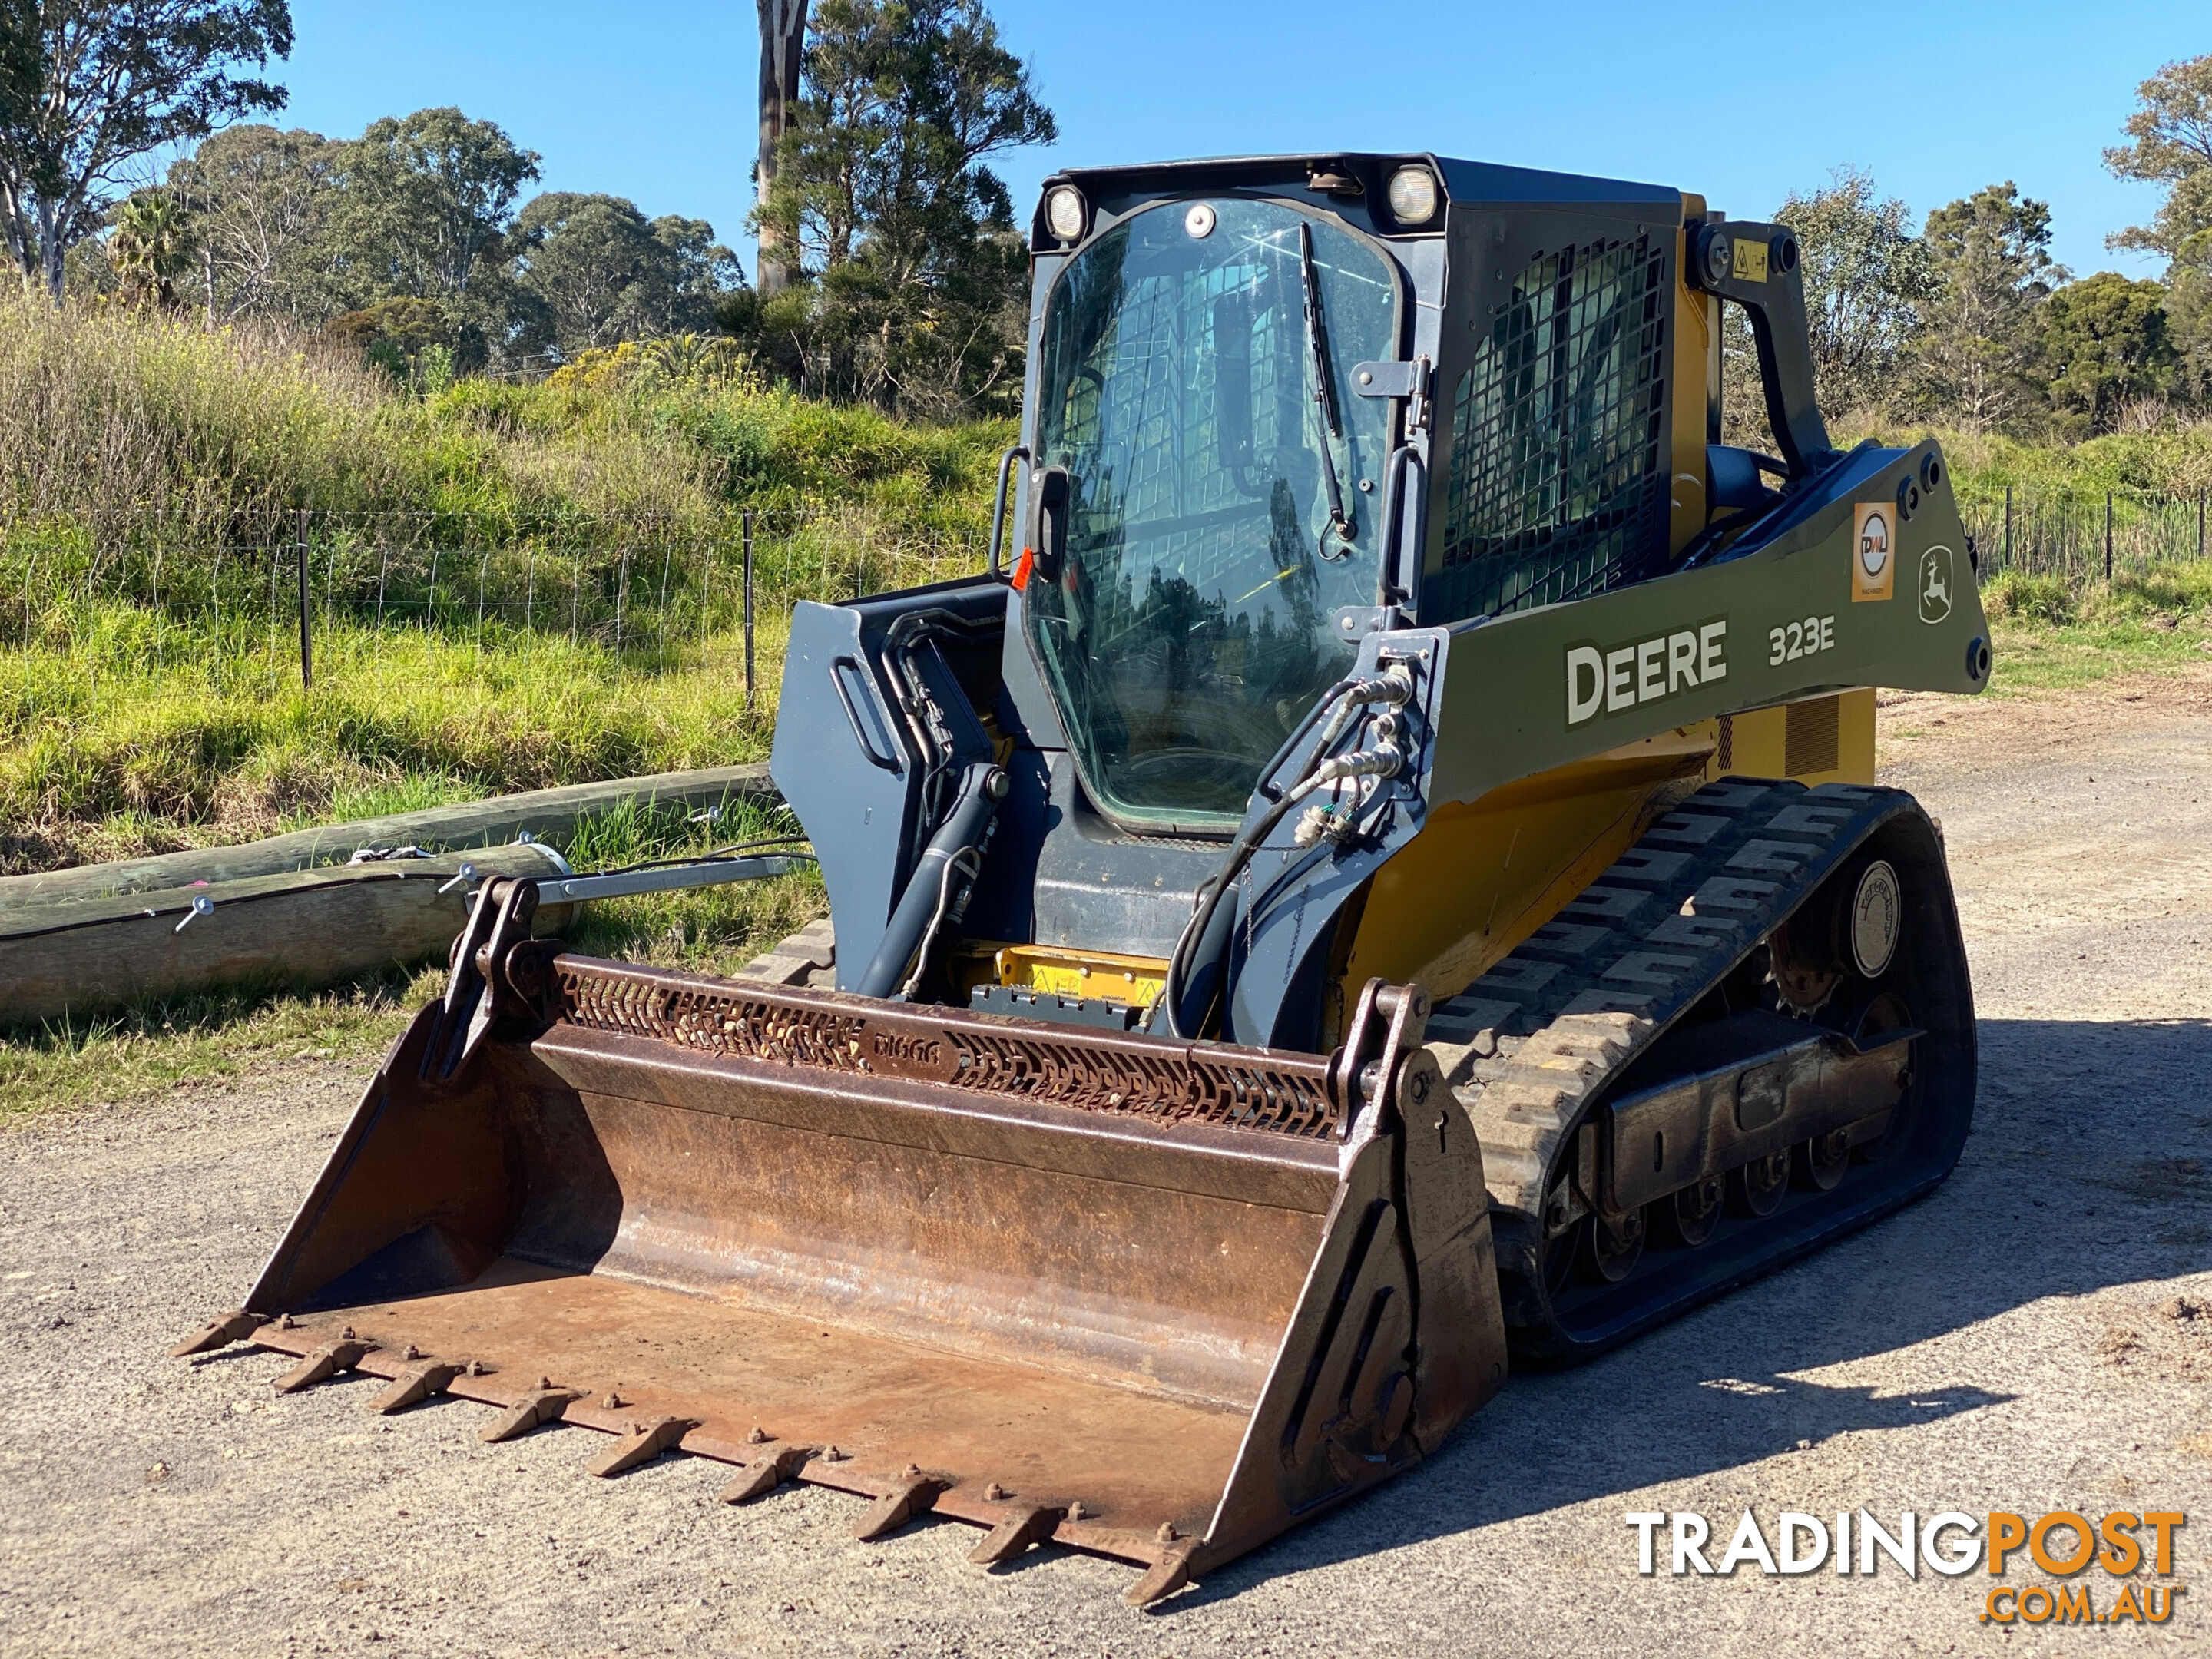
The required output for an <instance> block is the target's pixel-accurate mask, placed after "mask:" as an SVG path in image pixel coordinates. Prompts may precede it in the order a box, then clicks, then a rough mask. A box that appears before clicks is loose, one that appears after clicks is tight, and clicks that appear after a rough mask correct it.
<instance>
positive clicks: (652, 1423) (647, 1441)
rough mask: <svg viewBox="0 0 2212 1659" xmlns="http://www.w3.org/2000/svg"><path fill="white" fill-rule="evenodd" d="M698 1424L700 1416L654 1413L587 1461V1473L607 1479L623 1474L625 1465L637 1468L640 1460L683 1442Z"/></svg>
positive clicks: (645, 1459) (647, 1461) (642, 1461)
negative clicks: (675, 1415)
mask: <svg viewBox="0 0 2212 1659" xmlns="http://www.w3.org/2000/svg"><path fill="white" fill-rule="evenodd" d="M698 1426H699V1424H698V1420H697V1419H695V1418H690V1417H655V1418H652V1419H647V1421H645V1422H641V1423H635V1424H633V1425H631V1426H630V1431H629V1433H628V1434H626V1435H624V1436H623V1437H622V1438H621V1439H620V1440H618V1441H617V1442H616V1443H614V1444H613V1445H612V1446H610V1447H609V1448H608V1449H606V1450H605V1451H603V1452H601V1453H600V1454H599V1455H598V1456H597V1457H595V1458H593V1459H592V1461H591V1462H589V1463H588V1464H586V1466H585V1468H584V1473H585V1474H596V1475H598V1476H599V1477H600V1478H601V1479H605V1477H607V1476H608V1475H614V1474H621V1473H622V1472H623V1470H624V1469H634V1468H636V1467H637V1466H638V1465H639V1464H641V1463H650V1462H652V1461H653V1459H654V1458H656V1457H658V1456H659V1455H660V1454H661V1453H663V1452H665V1451H668V1450H671V1449H673V1448H674V1447H676V1446H677V1445H678V1444H680V1443H682V1441H683V1439H684V1436H685V1435H687V1434H689V1433H690V1432H691V1431H692V1430H694V1429H696V1428H697V1427H698Z"/></svg>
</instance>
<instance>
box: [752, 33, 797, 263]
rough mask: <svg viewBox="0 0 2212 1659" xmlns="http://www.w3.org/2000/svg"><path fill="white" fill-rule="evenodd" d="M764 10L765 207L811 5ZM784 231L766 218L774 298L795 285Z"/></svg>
mask: <svg viewBox="0 0 2212 1659" xmlns="http://www.w3.org/2000/svg"><path fill="white" fill-rule="evenodd" d="M759 6H760V37H761V56H760V157H759V160H758V161H757V162H756V163H755V166H754V173H753V177H754V182H755V184H756V185H757V187H758V189H759V192H760V203H761V205H762V206H763V208H765V207H766V205H767V204H768V199H769V195H770V194H771V193H772V191H774V189H775V169H776V161H777V157H778V155H779V154H780V152H781V146H782V143H783V130H784V127H785V125H786V121H787V115H788V112H789V111H790V108H791V106H792V105H793V103H795V102H797V101H798V98H799V66H800V63H801V60H802V59H803V58H804V57H805V49H806V0H759ZM779 231H780V228H779V227H778V226H777V225H776V224H775V223H774V222H771V221H769V220H768V219H765V218H763V220H762V221H761V222H760V258H759V259H758V260H757V264H758V265H759V268H760V292H761V294H762V296H763V298H771V297H773V296H775V295H778V294H781V293H782V292H783V289H784V287H785V285H786V284H787V283H788V282H789V281H790V280H791V271H790V266H789V259H790V251H789V250H788V249H787V248H786V247H785V246H784V245H783V244H782V242H781V240H780V235H779Z"/></svg>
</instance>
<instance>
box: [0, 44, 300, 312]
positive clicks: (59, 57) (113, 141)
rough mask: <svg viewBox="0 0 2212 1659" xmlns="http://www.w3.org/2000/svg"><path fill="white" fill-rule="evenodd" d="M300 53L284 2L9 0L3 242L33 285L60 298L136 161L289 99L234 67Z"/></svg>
mask: <svg viewBox="0 0 2212 1659" xmlns="http://www.w3.org/2000/svg"><path fill="white" fill-rule="evenodd" d="M291 50H292V17H291V10H290V8H289V6H288V5H287V3H286V0H0V238H4V240H5V241H6V243H7V248H8V253H9V258H12V259H13V260H14V261H15V265H16V268H17V269H18V270H20V271H21V273H22V276H23V280H24V281H25V283H43V285H44V286H45V288H46V291H47V293H48V294H49V295H52V298H53V299H54V300H56V301H59V300H60V298H61V295H62V272H63V262H64V258H66V256H67V255H68V252H69V250H70V247H71V246H73V245H74V244H76V242H78V241H81V240H82V239H83V238H84V237H86V236H88V235H89V234H92V232H94V230H96V229H98V228H100V223H101V222H102V220H103V218H104V216H105V215H106V210H107V208H108V205H109V204H110V203H112V201H113V200H114V199H115V197H117V196H118V194H120V193H122V190H123V183H122V179H123V173H124V170H125V168H126V167H129V166H130V164H131V162H133V161H136V160H137V158H139V157H140V156H143V155H146V154H147V153H148V152H149V151H151V150H155V149H160V148H161V147H162V146H163V145H165V144H173V143H187V142H190V141H191V140H194V139H198V138H203V137H206V136H207V135H208V134H209V133H210V132H212V131H215V130H216V128H217V127H219V126H222V125H224V124H225V123H227V122H229V121H232V120H234V119H236V118H239V117H240V116H242V115H246V114H248V113H251V112H253V111H256V110H271V109H277V108H280V107H282V106H283V102H284V97H285V93H284V89H283V88H282V87H278V86H272V85H270V83H269V82H265V81H261V80H258V79H253V78H251V77H242V76H234V75H233V74H231V73H230V72H229V71H230V69H231V67H232V66H234V65H237V64H253V65H255V66H257V67H258V66H259V65H262V64H266V63H267V62H268V61H269V59H270V58H271V57H276V58H283V57H286V56H288V55H289V53H290V52H291Z"/></svg>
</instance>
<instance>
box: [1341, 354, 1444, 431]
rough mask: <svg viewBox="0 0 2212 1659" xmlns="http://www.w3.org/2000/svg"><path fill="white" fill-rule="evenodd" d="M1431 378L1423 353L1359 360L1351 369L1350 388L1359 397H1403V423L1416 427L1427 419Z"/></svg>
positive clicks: (1420, 425)
mask: <svg viewBox="0 0 2212 1659" xmlns="http://www.w3.org/2000/svg"><path fill="white" fill-rule="evenodd" d="M1433 379H1434V376H1433V375H1432V374H1431V371H1430V366H1429V360H1428V359H1427V358H1426V357H1415V358H1413V359H1411V360H1409V361H1407V362H1387V363H1386V362H1373V363H1361V364H1358V366H1357V367H1355V368H1353V369H1352V391H1353V392H1355V393H1357V394H1358V396H1360V397H1362V398H1405V399H1406V400H1407V408H1406V424H1407V426H1408V427H1410V428H1413V429H1414V430H1415V431H1419V430H1422V429H1424V428H1426V427H1427V425H1428V423H1429V404H1430V398H1429V387H1430V385H1431V381H1432V380H1433Z"/></svg>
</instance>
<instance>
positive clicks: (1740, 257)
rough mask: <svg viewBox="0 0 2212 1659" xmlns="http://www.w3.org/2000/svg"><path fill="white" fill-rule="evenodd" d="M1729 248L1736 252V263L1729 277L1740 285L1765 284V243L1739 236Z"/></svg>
mask: <svg viewBox="0 0 2212 1659" xmlns="http://www.w3.org/2000/svg"><path fill="white" fill-rule="evenodd" d="M1729 246H1731V247H1733V248H1734V249H1735V264H1734V265H1733V267H1732V268H1731V270H1730V271H1729V275H1731V276H1734V277H1735V279H1736V281H1738V282H1739V283H1763V282H1765V280H1766V244H1765V243H1764V242H1754V241H1752V240H1749V239H1748V238H1747V237H1742V236H1739V237H1737V238H1736V239H1735V241H1733V242H1732V243H1730V244H1729Z"/></svg>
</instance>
